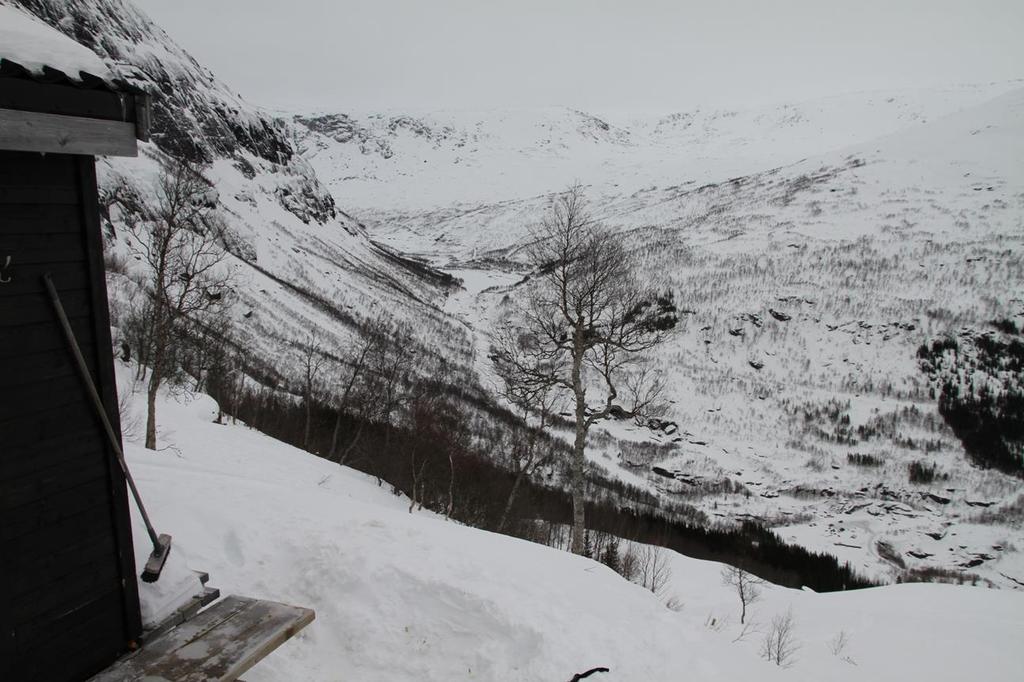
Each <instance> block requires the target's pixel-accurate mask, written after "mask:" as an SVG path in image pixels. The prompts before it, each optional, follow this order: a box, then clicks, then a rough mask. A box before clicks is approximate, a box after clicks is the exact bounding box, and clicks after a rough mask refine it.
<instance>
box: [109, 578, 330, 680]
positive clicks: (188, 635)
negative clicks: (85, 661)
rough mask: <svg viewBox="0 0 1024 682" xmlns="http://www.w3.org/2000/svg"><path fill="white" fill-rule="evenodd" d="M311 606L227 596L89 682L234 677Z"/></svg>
mask: <svg viewBox="0 0 1024 682" xmlns="http://www.w3.org/2000/svg"><path fill="white" fill-rule="evenodd" d="M314 617H315V614H314V613H313V611H312V610H310V609H304V608H302V607H299V606H289V605H288V604H280V603H278V602H272V601H263V600H261V599H251V598H249V597H239V596H230V597H226V598H225V599H222V600H221V601H219V602H217V603H216V604H214V605H213V606H211V607H209V608H208V609H206V610H205V611H202V612H201V613H199V614H198V615H196V616H195V617H193V618H191V619H189V620H187V621H185V622H183V623H181V624H179V625H176V626H175V627H173V628H171V629H169V630H167V631H166V632H163V633H161V634H159V635H157V636H156V637H153V638H151V639H149V640H148V641H147V642H146V644H145V645H144V646H143V647H142V648H141V649H139V650H138V651H136V652H134V653H132V654H129V655H128V656H125V657H124V658H122V659H121V660H119V661H118V662H117V663H115V664H114V665H112V666H111V667H110V668H107V669H106V670H105V671H103V672H102V673H100V674H99V675H96V676H95V677H93V678H92V680H91V681H90V682H123V681H125V680H146V682H206V681H207V680H218V681H222V682H230V681H232V680H237V679H238V678H239V676H240V675H242V674H243V673H244V672H245V671H246V670H248V669H249V668H251V667H253V666H254V665H256V663H258V662H259V661H260V660H261V659H263V657H264V656H266V655H267V654H269V653H270V652H271V651H273V650H274V649H276V648H277V647H279V646H281V644H283V643H284V642H285V641H287V640H288V639H290V638H291V637H293V636H294V635H295V634H296V633H297V632H298V631H299V630H301V629H302V628H304V627H306V626H307V625H309V624H310V623H311V622H313V618H314Z"/></svg>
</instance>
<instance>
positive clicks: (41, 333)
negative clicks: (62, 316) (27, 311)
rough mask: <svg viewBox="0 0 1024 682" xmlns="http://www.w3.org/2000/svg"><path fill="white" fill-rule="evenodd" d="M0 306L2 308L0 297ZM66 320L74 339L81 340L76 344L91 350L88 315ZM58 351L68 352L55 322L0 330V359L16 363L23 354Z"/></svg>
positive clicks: (74, 315) (90, 321)
mask: <svg viewBox="0 0 1024 682" xmlns="http://www.w3.org/2000/svg"><path fill="white" fill-rule="evenodd" d="M0 305H3V298H2V297H0ZM68 318H69V319H70V320H71V328H72V329H73V330H74V332H75V336H76V337H77V338H80V339H81V342H80V343H82V344H83V345H87V346H91V345H92V342H93V339H92V334H91V327H92V320H91V319H90V318H89V316H88V313H86V314H84V315H83V314H81V313H80V312H78V311H76V312H75V313H74V314H70V313H69V314H68ZM79 335H81V336H79ZM62 348H63V349H65V350H67V352H68V353H70V352H71V351H70V349H68V342H67V340H66V339H65V338H64V335H63V334H62V333H61V328H60V322H59V321H57V320H46V321H43V322H33V323H28V324H25V325H23V326H21V327H0V359H11V360H17V359H19V358H21V357H22V356H23V355H25V354H27V353H42V352H43V351H57V350H60V349H62ZM5 364H6V363H5Z"/></svg>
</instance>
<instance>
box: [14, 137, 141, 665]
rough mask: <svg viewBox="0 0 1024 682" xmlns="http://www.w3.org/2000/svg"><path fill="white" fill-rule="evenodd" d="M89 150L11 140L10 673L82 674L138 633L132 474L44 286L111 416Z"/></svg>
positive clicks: (114, 415) (103, 290)
mask: <svg viewBox="0 0 1024 682" xmlns="http://www.w3.org/2000/svg"><path fill="white" fill-rule="evenodd" d="M95 183H96V181H95V169H94V165H93V160H92V157H76V156H69V155H42V154H34V153H21V152H9V151H0V266H4V265H5V262H6V259H7V257H8V256H10V259H11V260H10V264H9V265H7V267H5V268H3V269H2V270H0V277H2V278H3V279H4V280H8V279H9V281H6V282H4V283H0V370H2V371H0V515H2V524H0V679H4V680H6V679H11V680H47V681H49V680H77V679H83V678H84V677H86V676H88V675H90V674H92V673H95V672H97V671H98V670H100V669H102V668H104V667H106V666H107V665H108V664H109V663H110V662H112V661H113V660H114V659H115V658H117V657H118V656H119V655H120V654H121V653H123V652H124V651H125V650H126V647H127V643H128V641H129V640H131V639H134V638H135V637H137V636H138V633H139V630H140V629H141V626H140V623H139V607H138V594H137V584H136V582H135V575H134V572H135V566H134V557H133V556H132V545H131V529H130V522H129V516H128V506H127V495H126V491H125V485H124V480H123V476H122V475H121V474H120V471H119V470H118V469H117V468H116V465H115V464H114V461H113V459H112V457H111V453H110V448H109V446H108V444H107V443H106V441H105V440H104V437H103V431H102V428H101V426H100V423H99V420H98V419H97V418H96V415H95V414H94V413H93V411H92V409H91V407H90V404H89V402H88V399H87V394H86V392H85V389H84V387H83V386H82V382H81V379H80V377H79V376H78V375H77V373H76V370H75V366H74V365H73V364H72V356H71V353H70V351H69V350H68V347H67V343H66V341H65V340H64V338H63V336H62V334H61V329H60V326H59V324H58V322H57V319H56V317H55V315H54V312H53V309H52V307H51V305H50V302H49V300H48V298H47V297H46V293H45V289H44V287H43V283H42V275H43V274H44V273H46V272H50V273H51V274H52V277H53V280H54V283H55V285H56V287H57V290H58V292H59V294H60V296H61V298H62V301H63V302H64V305H65V308H66V310H67V313H68V316H69V318H70V319H71V323H72V327H73V329H74V331H75V334H76V336H77V337H78V340H79V343H80V344H81V346H82V350H83V354H84V355H85V357H86V360H87V362H88V364H89V365H90V370H91V373H92V376H93V380H94V381H96V382H97V386H98V388H99V389H100V393H101V396H102V397H103V399H104V402H105V405H106V406H107V408H108V409H107V411H108V415H109V416H110V417H111V418H112V419H113V420H114V421H113V423H114V424H115V425H116V424H117V423H118V422H117V409H116V405H117V401H116V391H115V388H114V385H113V359H112V353H111V344H110V328H109V319H108V312H107V302H106V286H105V278H104V272H103V260H102V239H101V235H100V228H99V224H98V211H97V208H96V194H95V192H96V187H95Z"/></svg>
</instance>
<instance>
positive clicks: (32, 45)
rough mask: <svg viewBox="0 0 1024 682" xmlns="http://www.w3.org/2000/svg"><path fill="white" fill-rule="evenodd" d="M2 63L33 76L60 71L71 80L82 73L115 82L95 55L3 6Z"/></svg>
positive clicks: (0, 25) (0, 10)
mask: <svg viewBox="0 0 1024 682" xmlns="http://www.w3.org/2000/svg"><path fill="white" fill-rule="evenodd" d="M0 60H4V61H9V62H14V63H15V64H18V65H19V66H21V67H22V68H24V69H25V70H26V71H28V72H29V74H31V75H33V76H43V75H47V74H46V70H47V69H50V70H54V71H60V72H62V73H63V74H64V75H65V76H67V77H68V78H69V79H70V80H72V81H82V80H83V74H86V75H89V76H95V77H96V78H101V79H103V80H107V81H110V80H113V74H112V73H111V72H110V69H109V68H107V65H106V64H104V63H103V60H102V59H100V58H99V57H98V56H97V55H96V53H95V52H93V51H92V50H90V49H89V48H87V47H84V46H82V45H80V44H78V43H76V42H75V41H74V40H72V39H71V38H69V37H67V36H66V35H64V34H63V33H61V32H60V31H58V30H56V29H55V28H53V27H51V26H49V25H47V24H45V23H44V22H42V21H40V20H39V19H37V18H36V17H33V16H31V15H29V14H26V13H25V12H23V11H21V10H20V9H17V8H14V7H11V6H8V5H0Z"/></svg>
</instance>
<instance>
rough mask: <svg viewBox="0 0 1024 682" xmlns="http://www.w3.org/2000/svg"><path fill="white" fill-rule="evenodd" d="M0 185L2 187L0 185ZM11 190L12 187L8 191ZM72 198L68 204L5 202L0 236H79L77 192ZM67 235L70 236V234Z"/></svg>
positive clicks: (74, 192) (5, 237) (1, 217)
mask: <svg viewBox="0 0 1024 682" xmlns="http://www.w3.org/2000/svg"><path fill="white" fill-rule="evenodd" d="M0 153H2V152H0ZM0 188H2V187H0ZM8 191H10V192H11V193H15V190H13V189H12V190H8ZM68 191H70V192H72V193H73V194H75V196H74V197H73V199H74V201H72V202H71V203H69V204H38V203H26V202H17V203H7V204H5V205H4V210H3V212H2V213H0V235H2V236H3V237H4V239H7V238H8V236H9V235H10V236H11V237H16V236H26V237H29V238H32V237H38V236H40V235H64V236H65V238H74V239H81V237H79V236H77V235H79V233H80V232H81V229H82V226H81V224H80V221H81V217H80V216H79V214H78V197H77V191H74V190H73V188H69V190H68ZM69 235H74V236H70V237H69Z"/></svg>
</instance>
